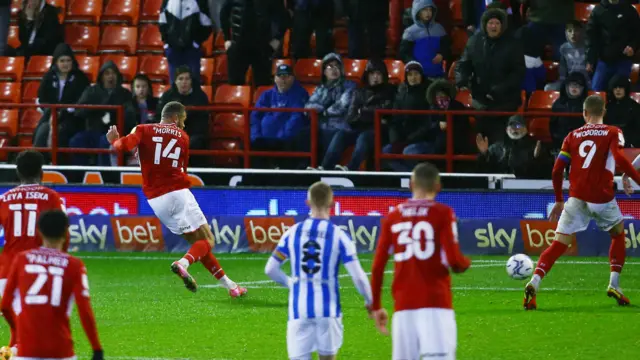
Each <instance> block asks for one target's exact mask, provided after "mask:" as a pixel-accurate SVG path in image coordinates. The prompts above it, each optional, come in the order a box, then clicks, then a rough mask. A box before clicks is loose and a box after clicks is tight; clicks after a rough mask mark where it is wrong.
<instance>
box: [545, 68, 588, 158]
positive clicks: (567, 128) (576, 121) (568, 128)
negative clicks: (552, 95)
mask: <svg viewBox="0 0 640 360" xmlns="http://www.w3.org/2000/svg"><path fill="white" fill-rule="evenodd" d="M588 95H589V93H588V90H587V79H586V78H585V77H584V74H582V73H579V72H575V73H571V74H569V76H568V77H567V79H566V80H565V82H564V86H563V87H562V89H560V97H559V98H558V99H557V100H556V101H555V102H554V103H553V106H552V108H551V111H553V112H557V113H575V114H582V105H583V104H584V100H585V99H586V98H587V96H588ZM581 126H584V119H583V118H582V117H581V116H578V117H573V116H554V117H552V118H551V120H550V122H549V131H550V132H551V138H552V139H553V148H554V149H560V148H561V147H562V142H563V141H564V138H565V137H566V136H567V135H569V133H570V132H572V131H573V130H575V129H577V128H579V127H581Z"/></svg>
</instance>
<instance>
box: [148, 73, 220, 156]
mask: <svg viewBox="0 0 640 360" xmlns="http://www.w3.org/2000/svg"><path fill="white" fill-rule="evenodd" d="M171 101H177V102H179V103H181V104H182V105H184V106H207V105H209V98H208V97H207V94H205V93H204V91H202V89H201V88H200V84H199V82H198V81H197V80H196V79H194V78H193V76H192V75H191V71H190V69H189V67H187V66H180V67H178V68H177V69H176V77H175V80H174V82H173V84H172V85H171V88H170V89H169V90H168V91H166V92H165V93H164V94H162V96H161V97H160V101H158V107H157V108H156V109H157V110H156V122H158V119H157V117H158V115H160V114H162V109H163V108H164V106H165V105H166V104H167V103H169V102H171ZM184 130H185V131H186V132H187V134H188V135H189V149H193V150H206V149H208V148H209V112H207V111H201V110H200V111H197V110H188V111H187V121H186V122H185V128H184ZM208 164H209V162H208V159H207V158H206V157H205V156H190V159H189V166H193V167H204V166H207V165H208Z"/></svg>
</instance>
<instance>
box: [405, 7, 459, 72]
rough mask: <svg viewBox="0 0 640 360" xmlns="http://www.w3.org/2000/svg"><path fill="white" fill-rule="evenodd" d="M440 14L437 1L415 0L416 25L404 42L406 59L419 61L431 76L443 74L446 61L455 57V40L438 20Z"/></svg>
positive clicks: (410, 29)
mask: <svg viewBox="0 0 640 360" xmlns="http://www.w3.org/2000/svg"><path fill="white" fill-rule="evenodd" d="M437 14H438V8H437V7H436V5H435V4H434V3H433V0H415V1H414V2H413V7H412V8H411V16H412V18H413V22H414V24H413V25H411V26H409V27H408V28H407V29H406V30H405V31H404V34H402V42H400V58H401V59H402V61H404V62H405V64H406V63H408V62H410V61H417V62H419V63H420V65H422V68H423V69H424V74H425V76H426V77H428V78H441V77H443V76H444V69H443V67H442V62H443V61H444V60H446V59H449V58H450V57H451V39H450V38H449V35H447V32H446V31H445V29H444V27H443V26H442V25H440V24H439V23H437V22H436V16H437Z"/></svg>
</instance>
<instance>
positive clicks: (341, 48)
mask: <svg viewBox="0 0 640 360" xmlns="http://www.w3.org/2000/svg"><path fill="white" fill-rule="evenodd" d="M333 43H334V44H335V45H334V47H335V49H336V52H337V53H338V54H340V55H345V54H347V53H348V52H349V34H348V31H347V28H346V27H335V28H334V29H333Z"/></svg>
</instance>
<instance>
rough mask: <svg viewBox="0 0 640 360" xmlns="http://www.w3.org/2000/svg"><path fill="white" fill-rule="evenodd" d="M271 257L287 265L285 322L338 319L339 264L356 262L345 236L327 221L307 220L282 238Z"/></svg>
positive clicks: (339, 314) (355, 256) (349, 240)
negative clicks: (288, 262) (287, 316)
mask: <svg viewBox="0 0 640 360" xmlns="http://www.w3.org/2000/svg"><path fill="white" fill-rule="evenodd" d="M273 257H274V258H275V259H276V260H278V261H279V262H282V261H285V260H286V259H289V260H290V262H291V280H292V281H291V282H292V283H291V286H290V287H289V320H296V319H313V318H322V317H325V318H326V317H334V318H335V317H340V316H342V310H341V308H340V292H339V290H338V286H339V285H338V270H339V265H340V263H342V264H347V263H349V262H351V261H354V260H355V261H357V259H358V258H357V254H356V246H355V245H354V244H353V242H352V241H351V239H350V238H349V235H347V234H346V233H345V232H344V231H343V230H342V229H340V228H339V227H338V226H336V225H334V224H333V223H332V222H331V221H329V220H322V219H307V220H305V221H303V222H300V223H297V224H295V225H293V226H292V227H291V228H290V229H289V230H288V231H287V232H285V233H284V235H282V238H281V239H280V242H279V243H278V246H277V248H276V249H275V251H274V252H273Z"/></svg>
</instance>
